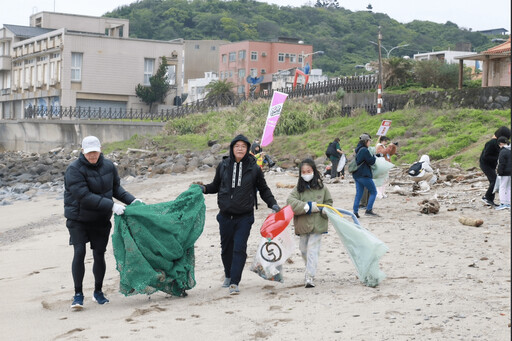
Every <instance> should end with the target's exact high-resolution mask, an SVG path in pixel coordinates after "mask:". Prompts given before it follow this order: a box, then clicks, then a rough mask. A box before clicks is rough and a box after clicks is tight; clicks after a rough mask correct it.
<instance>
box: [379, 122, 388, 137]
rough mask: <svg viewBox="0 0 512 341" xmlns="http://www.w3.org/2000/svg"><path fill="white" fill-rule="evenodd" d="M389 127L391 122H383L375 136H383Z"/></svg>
mask: <svg viewBox="0 0 512 341" xmlns="http://www.w3.org/2000/svg"><path fill="white" fill-rule="evenodd" d="M390 127H391V120H383V121H382V123H381V125H380V128H379V130H378V131H377V136H385V135H386V133H387V132H388V130H389V128H390Z"/></svg>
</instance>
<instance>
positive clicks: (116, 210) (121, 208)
mask: <svg viewBox="0 0 512 341" xmlns="http://www.w3.org/2000/svg"><path fill="white" fill-rule="evenodd" d="M112 212H114V213H115V214H117V215H122V214H123V213H124V206H123V205H119V204H116V203H114V206H112Z"/></svg>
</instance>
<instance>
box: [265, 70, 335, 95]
mask: <svg viewBox="0 0 512 341" xmlns="http://www.w3.org/2000/svg"><path fill="white" fill-rule="evenodd" d="M294 78H295V72H293V70H285V71H282V72H278V73H275V74H274V76H273V77H272V89H274V90H276V89H282V88H291V87H292V86H293V81H294ZM299 78H300V79H299V80H298V82H297V84H298V83H302V82H303V81H304V80H303V77H302V78H301V77H299ZM328 80H329V77H327V76H326V75H324V74H323V73H322V69H312V70H311V72H310V74H309V80H308V84H313V83H318V82H325V81H328Z"/></svg>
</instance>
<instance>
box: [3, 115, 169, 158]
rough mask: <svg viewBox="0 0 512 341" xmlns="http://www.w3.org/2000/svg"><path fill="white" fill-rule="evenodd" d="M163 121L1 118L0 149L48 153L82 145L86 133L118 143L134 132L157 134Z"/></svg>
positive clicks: (160, 130) (162, 125)
mask: <svg viewBox="0 0 512 341" xmlns="http://www.w3.org/2000/svg"><path fill="white" fill-rule="evenodd" d="M164 125H165V123H160V122H154V123H153V122H138V123H133V122H77V121H45V120H22V121H0V152H3V151H24V152H29V153H32V152H36V153H44V152H48V151H49V150H51V149H53V148H57V147H69V148H80V143H81V141H82V139H83V138H84V137H85V136H88V135H94V136H97V137H98V138H99V139H100V141H101V142H104V143H106V142H117V141H124V140H128V139H130V138H131V137H132V136H133V135H135V134H137V135H148V134H149V135H156V134H158V133H160V132H162V129H163V127H164Z"/></svg>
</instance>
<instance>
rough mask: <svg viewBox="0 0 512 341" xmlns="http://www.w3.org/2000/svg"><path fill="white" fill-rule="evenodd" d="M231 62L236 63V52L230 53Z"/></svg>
mask: <svg viewBox="0 0 512 341" xmlns="http://www.w3.org/2000/svg"><path fill="white" fill-rule="evenodd" d="M229 61H230V62H236V52H230V53H229Z"/></svg>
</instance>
